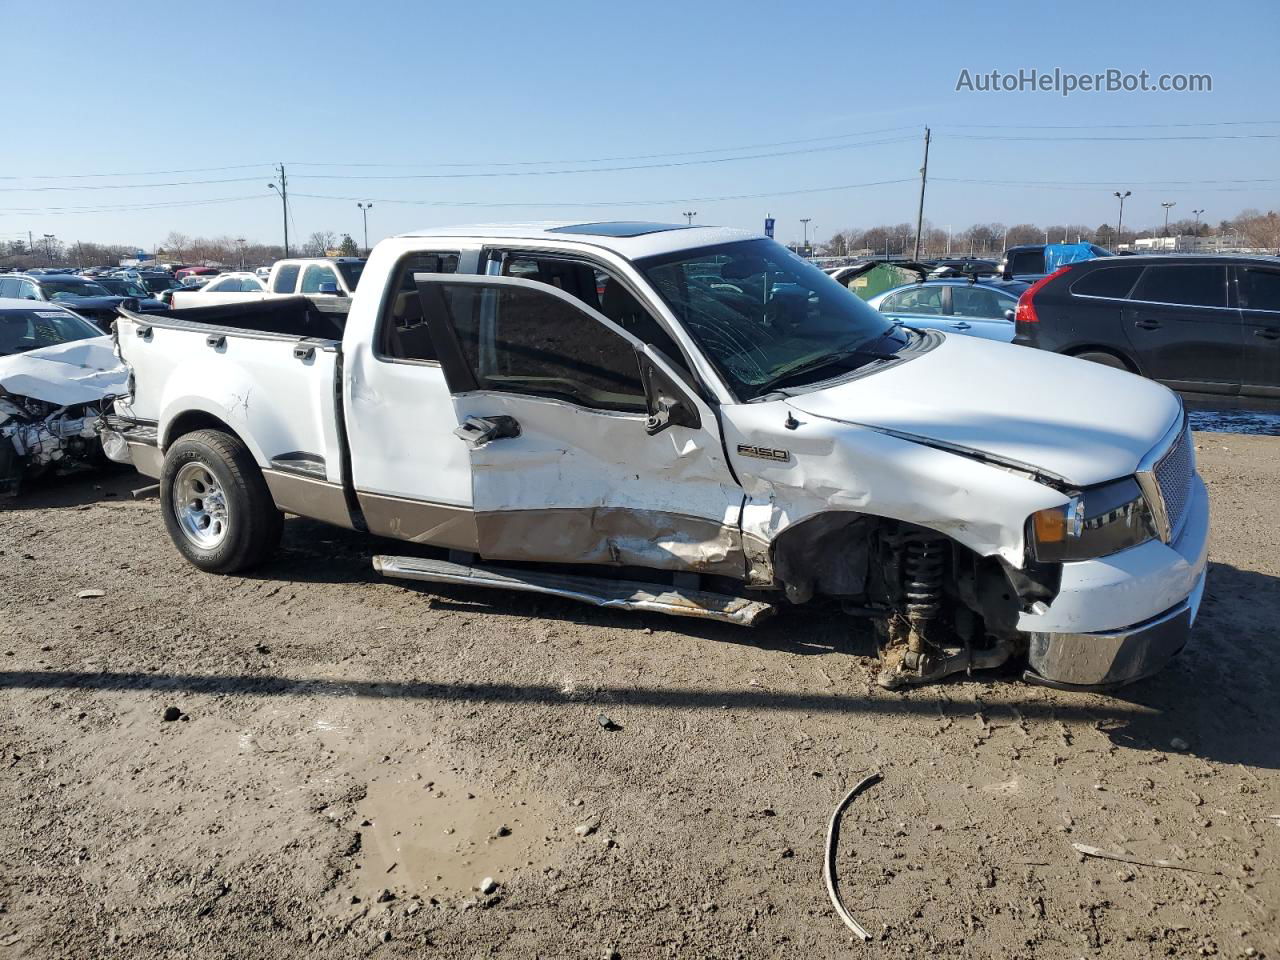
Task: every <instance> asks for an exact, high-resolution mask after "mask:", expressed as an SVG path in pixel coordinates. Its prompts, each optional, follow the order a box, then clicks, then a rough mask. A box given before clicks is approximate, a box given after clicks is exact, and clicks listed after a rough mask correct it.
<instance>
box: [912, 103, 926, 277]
mask: <svg viewBox="0 0 1280 960" xmlns="http://www.w3.org/2000/svg"><path fill="white" fill-rule="evenodd" d="M928 181H929V128H928V127H925V128H924V166H922V167H921V168H920V206H919V207H918V208H917V209H916V254H915V259H917V260H919V259H920V232H921V231H922V230H923V229H924V185H925V184H926V183H927V182H928Z"/></svg>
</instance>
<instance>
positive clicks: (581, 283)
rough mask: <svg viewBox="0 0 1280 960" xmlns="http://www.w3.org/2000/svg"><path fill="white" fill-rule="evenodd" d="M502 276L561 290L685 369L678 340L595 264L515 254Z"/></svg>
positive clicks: (504, 264)
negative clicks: (677, 344)
mask: <svg viewBox="0 0 1280 960" xmlns="http://www.w3.org/2000/svg"><path fill="white" fill-rule="evenodd" d="M502 274H503V276H507V277H518V278H520V279H522V280H535V281H538V282H541V283H546V284H550V285H551V286H553V287H558V288H559V289H561V290H563V291H564V292H565V293H568V294H572V295H573V296H575V297H577V298H578V299H579V300H581V301H582V302H583V303H585V304H587V306H589V307H591V308H592V309H593V310H599V311H600V312H601V313H603V314H604V315H605V316H606V317H608V318H609V319H610V320H612V321H613V322H614V323H616V324H617V325H618V326H620V327H621V328H622V329H623V330H625V331H627V333H629V334H631V335H632V336H633V337H635V338H636V339H637V340H640V341H643V342H644V343H649V344H652V345H653V346H655V347H657V348H658V349H659V350H661V351H662V352H663V353H664V354H666V355H667V357H668V358H669V359H670V360H671V361H672V362H673V363H675V364H677V365H679V366H680V367H681V368H684V366H685V362H684V355H683V354H682V353H681V352H680V348H679V347H678V346H676V342H675V340H673V339H672V338H671V335H670V334H668V333H667V331H666V330H665V329H664V328H663V326H662V324H660V323H658V321H657V320H656V319H654V316H653V314H651V313H650V312H649V311H648V310H647V309H645V307H644V305H643V304H642V303H641V302H640V301H639V300H637V299H636V298H635V296H634V295H633V294H632V293H631V291H630V290H628V289H627V287H626V286H625V285H624V284H623V283H622V281H621V280H619V279H617V278H616V277H614V276H612V275H611V274H609V273H608V272H607V271H605V270H602V269H601V268H600V267H597V266H595V265H594V264H589V263H585V262H583V261H580V260H572V259H565V258H559V257H537V256H533V255H513V256H509V257H507V259H506V260H505V261H503V264H502Z"/></svg>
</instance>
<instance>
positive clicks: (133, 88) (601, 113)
mask: <svg viewBox="0 0 1280 960" xmlns="http://www.w3.org/2000/svg"><path fill="white" fill-rule="evenodd" d="M0 11H2V12H3V15H4V16H3V23H4V33H5V36H6V38H7V42H6V44H5V75H6V78H7V79H8V80H9V84H8V95H7V97H6V100H7V105H8V107H9V109H7V110H6V111H5V113H6V117H7V119H8V123H7V125H6V126H7V128H8V132H7V134H6V135H5V136H4V138H3V142H4V149H3V150H0V178H4V179H0V189H2V190H3V192H2V193H0V239H10V238H14V237H17V236H25V234H26V232H27V231H28V230H31V231H32V232H33V233H35V234H36V235H37V236H38V235H40V234H43V233H53V234H56V235H57V236H58V237H59V238H61V239H63V240H74V239H82V240H99V241H104V242H131V243H137V244H140V245H142V246H150V245H151V244H153V243H154V242H155V241H156V240H158V239H160V238H162V237H163V236H164V235H165V234H166V233H168V232H169V231H170V230H179V231H181V232H183V233H187V234H193V235H201V234H202V235H217V234H230V235H233V236H236V235H239V236H245V237H249V238H252V239H255V240H273V241H274V240H278V238H279V233H280V205H279V202H278V201H277V200H276V198H275V196H274V195H273V194H272V193H271V192H269V191H268V189H267V186H266V184H267V181H268V180H269V179H270V177H271V164H272V163H275V162H277V161H286V162H287V163H288V170H289V176H290V190H291V193H292V194H293V195H294V198H293V203H292V208H293V221H294V230H296V235H297V236H299V237H302V236H305V235H306V234H308V233H310V232H311V231H313V230H317V229H328V230H334V231H337V232H339V233H341V232H348V231H349V232H351V233H352V235H353V236H355V237H356V239H357V242H359V239H360V233H359V230H360V212H359V211H358V210H357V209H356V206H355V200H356V199H358V198H370V199H372V200H373V201H374V210H373V212H372V215H371V217H370V223H369V229H370V239H371V240H376V239H377V238H379V237H382V236H385V235H388V234H393V233H397V232H403V231H406V230H410V229H413V228H415V227H422V226H430V225H439V224H445V223H458V222H475V221H495V220H530V219H542V218H557V219H560V218H581V219H605V218H635V219H660V220H676V219H680V216H681V213H682V211H684V210H695V211H697V214H698V220H699V221H700V222H705V223H722V224H729V225H735V226H744V227H750V228H754V229H759V228H760V224H761V219H762V218H763V217H764V215H765V214H766V213H772V214H773V215H774V216H775V217H776V218H777V219H778V221H779V228H778V236H779V239H782V240H790V239H792V238H793V237H798V236H799V233H800V229H801V228H800V224H799V219H800V218H801V217H811V218H812V219H813V229H815V230H816V233H817V235H818V236H820V237H826V236H828V235H830V234H831V233H832V232H833V231H834V230H837V229H840V228H844V227H850V226H859V225H861V226H870V225H873V224H876V223H880V222H886V221H888V222H902V221H913V220H914V218H915V205H916V192H917V184H916V182H915V180H914V178H915V177H916V176H917V171H918V168H919V166H920V154H921V135H922V132H923V127H924V126H925V125H926V124H928V125H930V126H931V127H933V129H934V131H935V140H934V143H933V149H932V152H931V155H930V174H931V177H932V178H937V179H936V180H931V183H930V188H929V193H928V197H927V201H926V209H925V215H926V217H927V218H928V219H929V220H930V221H932V222H933V223H934V224H935V225H939V226H943V227H944V228H945V226H946V225H947V224H949V223H952V224H955V225H957V226H960V225H964V224H968V223H970V222H973V221H975V220H984V221H985V220H998V221H1003V222H1005V223H1017V222H1023V221H1031V222H1042V223H1044V222H1064V221H1066V222H1083V223H1088V224H1098V223H1102V222H1114V219H1115V201H1114V199H1113V198H1112V197H1111V192H1112V190H1113V189H1115V188H1128V189H1132V190H1133V197H1132V198H1131V199H1130V201H1129V202H1128V204H1127V206H1126V208H1125V222H1126V223H1127V224H1131V225H1135V226H1137V225H1139V224H1153V223H1158V222H1159V221H1160V218H1161V217H1162V210H1161V208H1160V201H1162V200H1172V201H1174V202H1176V203H1177V207H1176V208H1175V210H1174V216H1175V218H1176V217H1177V216H1178V215H1180V214H1183V213H1187V214H1189V213H1190V211H1191V209H1192V208H1195V207H1203V208H1205V209H1206V210H1207V211H1208V212H1207V213H1206V215H1205V216H1206V219H1208V220H1210V221H1214V222H1216V221H1217V220H1219V219H1222V218H1223V217H1225V216H1230V215H1232V214H1234V213H1236V212H1237V211H1239V210H1240V209H1241V208H1244V207H1260V208H1263V209H1267V208H1276V207H1277V206H1280V139H1275V138H1274V135H1280V122H1277V123H1273V124H1270V125H1267V126H1218V127H1148V128H1133V127H1128V128H1119V127H1114V128H1110V129H1057V130H1053V129H1039V130H1035V129H1027V128H1026V126H1025V125H1085V124H1093V125H1101V124H1193V123H1197V124H1199V123H1216V124H1227V123H1238V122H1240V121H1267V120H1276V121H1280V106H1278V105H1277V104H1276V103H1275V95H1276V92H1277V79H1278V77H1280V56H1278V55H1277V52H1276V51H1277V44H1278V42H1280V4H1277V3H1275V2H1270V0H1267V2H1262V0H1260V2H1253V3H1232V2H1218V3H1213V4H1206V3H1202V2H1195V3H1192V2H1186V0H1182V2H1167V3H1158V4H1137V3H1130V4H1121V3H1115V2H1106V3H1092V2H1081V3H1046V4H1036V3H1019V4H1013V5H1009V4H1003V5H1002V4H995V5H991V4H980V5H976V6H975V5H968V6H966V5H964V4H960V5H957V4H955V3H954V2H950V3H934V2H914V3H912V4H909V5H904V4H892V5H891V4H889V3H882V4H872V3H860V4H853V3H848V4H834V3H824V4H821V5H812V8H811V9H810V8H809V7H807V6H806V7H802V6H801V5H792V6H790V8H789V7H788V5H785V4H778V3H776V2H774V3H763V2H755V0H723V2H722V0H715V2H707V0H702V2H696V3H694V2H689V0H681V2H678V3H676V2H668V0H651V2H646V3H603V2H602V3H586V2H550V0H549V2H546V3H529V2H521V3H514V2H511V3H509V2H503V0H493V2H490V3H485V4H478V3H466V4H450V3H437V2H432V3H421V2H419V3H409V2H390V0H365V2H362V3H351V2H342V3H338V2H330V0H310V2H308V3H306V4H305V5H304V4H289V3H272V4H265V3H260V2H259V3H240V2H226V0H220V2H218V3H214V4H204V5H200V4H197V5H195V6H194V7H190V6H189V7H180V6H173V5H168V4H166V5H161V6H159V7H145V6H144V7H141V8H139V9H138V12H137V14H136V15H131V14H129V13H128V12H127V10H126V8H122V7H120V6H118V5H112V4H103V3H100V2H85V0H78V2H55V3H48V4H37V3H33V2H30V0H3V3H0ZM19 38H20V42H19ZM1055 67H1060V68H1062V69H1063V70H1067V71H1075V72H1080V73H1085V72H1094V71H1102V70H1105V69H1107V68H1117V69H1119V70H1122V71H1126V72H1130V71H1131V72H1137V71H1140V70H1144V69H1145V70H1148V71H1150V72H1151V73H1152V74H1153V75H1157V74H1160V73H1207V74H1210V75H1212V78H1213V91H1212V92H1211V93H1132V94H1125V93H1076V94H1074V95H1073V96H1071V97H1067V98H1064V97H1062V96H1060V95H1058V94H1056V93H1031V92H1026V93H976V92H956V90H955V86H956V81H957V77H958V76H959V73H960V70H961V69H962V68H968V69H969V70H970V71H971V72H972V73H974V74H977V73H982V72H989V71H991V70H1001V71H1009V72H1013V71H1017V70H1018V69H1019V68H1038V69H1040V70H1042V71H1043V70H1048V71H1051V70H1052V69H1053V68H1055ZM975 124H1018V125H1023V126H1022V127H1021V128H1017V129H1015V128H1010V129H980V128H973V127H969V128H963V127H961V126H960V125H975ZM886 130H888V131H889V132H876V131H886ZM864 131H865V132H866V135H865V136H864V137H861V138H859V137H846V138H845V139H843V140H837V139H831V140H823V141H821V142H812V143H807V144H804V143H800V144H796V143H793V144H791V145H787V146H774V147H766V148H760V149H754V148H753V149H745V150H737V151H727V152H724V151H722V148H737V147H748V146H752V147H754V145H759V144H777V143H780V142H782V141H800V140H812V139H814V138H823V137H828V138H836V137H841V136H845V135H849V134H857V133H860V132H864ZM1223 134H1230V135H1234V136H1239V137H1245V136H1249V137H1251V138H1250V139H1218V140H1145V141H1112V142H1100V141H1082V140H1077V141H1063V142H1047V141H1044V140H969V139H960V137H961V136H975V135H980V136H992V135H995V136H1007V137H1008V136H1038V137H1062V136H1096V137H1115V136H1136V137H1171V136H1205V135H1223ZM1264 134H1265V135H1271V137H1272V138H1270V139H1263V138H1261V137H1260V136H1258V135H1264ZM899 138H904V139H899ZM860 140H861V141H876V140H890V141H896V142H884V143H873V144H870V145H866V146H860V147H853V146H851V144H854V143H857V142H859V141H860ZM814 148H822V149H821V150H817V151H816V152H808V153H798V154H797V153H793V154H792V155H788V156H767V157H756V158H755V159H744V160H739V161H734V162H717V163H694V164H688V165H684V166H667V167H658V168H653V167H650V168H648V169H632V170H613V171H596V170H592V171H591V172H574V173H568V174H541V175H528V174H529V173H530V172H533V171H548V170H565V169H568V170H579V169H581V168H583V167H587V168H592V167H617V166H635V165H640V164H655V163H670V162H673V161H679V162H685V163H686V164H687V162H688V161H702V160H709V159H717V160H719V159H722V158H724V157H727V156H741V155H744V154H759V153H779V152H787V153H791V152H793V151H797V150H809V151H814ZM837 148H838V149H837ZM713 150H721V151H722V152H716V153H710V152H707V153H694V152H695V151H713ZM673 154H684V156H669V155H673ZM639 155H662V156H654V157H652V158H651V159H643V160H623V161H610V162H604V163H585V162H582V161H593V160H599V159H600V158H610V157H628V158H630V157H636V156H639ZM531 161H556V162H554V163H550V164H547V165H542V166H536V165H535V166H517V167H494V166H475V167H472V166H462V167H448V166H441V165H445V164H471V163H508V164H511V163H524V162H531ZM319 163H323V164H383V165H386V166H363V167H362V166H333V167H324V166H307V165H306V164H319ZM242 164H256V165H257V166H251V167H245V168H242V169H227V170H208V171H204V172H191V173H181V174H171V175H170V174H162V175H161V174H157V175H148V176H106V177H96V178H92V179H65V176H66V175H73V174H126V173H128V174H134V173H142V172H149V171H169V170H188V169H191V168H209V167H220V166H238V165H242ZM513 171H521V172H524V173H525V174H526V175H522V176H472V177H467V178H456V179H441V178H437V179H350V178H353V177H360V176H376V177H383V178H391V177H397V176H403V175H405V174H416V175H425V174H437V175H438V174H449V173H453V174H456V173H472V174H474V173H510V172H513ZM36 177H43V179H34V178H36ZM322 177H334V178H342V179H321V178H322ZM240 178H246V179H245V180H244V181H243V182H227V183H201V184H188V185H182V186H157V185H155V184H159V183H166V182H175V181H188V180H215V179H217V180H239V179H240ZM947 178H953V179H980V180H994V181H999V182H998V183H996V184H974V183H949V182H946V180H947ZM1260 178H1277V180H1276V182H1271V183H1261V184H1231V183H1225V182H1224V181H1231V180H1254V179H1260ZM903 179H906V180H909V181H911V182H906V183H897V184H888V185H881V186H872V187H864V188H860V189H845V190H830V191H823V192H812V193H802V194H792V195H789V196H786V195H782V194H785V193H786V192H787V191H799V190H813V189H814V188H823V187H832V186H839V185H848V184H861V183H874V182H878V181H890V180H903ZM1011 180H1023V181H1025V180H1045V181H1052V182H1054V183H1057V184H1064V185H1065V184H1069V183H1079V182H1080V181H1102V183H1100V184H1099V185H1097V186H1086V187H1084V188H1083V189H1065V188H1055V189H1048V188H1044V187H1029V186H1015V185H1009V184H1008V181H1011ZM1151 181H1216V182H1214V183H1198V184H1189V185H1175V184H1169V185H1166V186H1159V185H1155V184H1152V183H1150V182H1151ZM121 184H127V185H134V184H149V185H148V186H129V187H128V188H126V189H116V188H115V187H116V186H117V185H121ZM91 186H92V187H110V189H83V188H85V187H91ZM34 187H46V188H47V187H74V188H76V189H72V190H62V189H59V190H49V189H45V190H33V189H32V188H34ZM304 194H316V195H326V196H329V197H338V198H349V199H315V198H312V197H307V196H304ZM742 194H773V195H774V196H770V197H767V198H764V197H762V198H756V199H707V198H719V197H728V196H736V195H742ZM242 197H244V198H248V199H238V200H233V201H230V202H222V203H211V204H207V205H199V206H185V207H183V206H175V207H169V208H160V209H116V210H110V211H102V212H86V211H84V210H79V211H73V212H65V211H64V212H61V213H55V212H53V211H51V210H50V209H49V208H52V207H62V208H70V207H79V208H85V207H97V208H101V207H105V206H116V207H124V206H126V205H131V206H134V207H137V206H138V205H143V204H157V203H178V202H190V201H195V200H221V199H223V198H242ZM690 198H699V199H690ZM406 200H418V201H432V202H434V203H437V204H441V205H439V206H431V205H412V204H408V203H395V202H392V201H406ZM620 201H660V202H656V203H652V204H646V205H636V206H624V205H621V204H620V203H619V202H620ZM466 202H471V203H475V204H504V203H505V204H525V203H540V204H544V205H542V206H510V207H498V206H465V205H462V204H464V203H466ZM595 202H599V203H603V204H606V205H605V206H600V207H585V206H570V205H569V204H581V203H595Z"/></svg>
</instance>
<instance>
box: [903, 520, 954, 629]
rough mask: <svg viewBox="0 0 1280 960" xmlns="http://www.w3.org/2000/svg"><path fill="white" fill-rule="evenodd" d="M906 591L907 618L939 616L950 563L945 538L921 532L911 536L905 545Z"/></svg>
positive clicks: (904, 572)
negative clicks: (944, 580)
mask: <svg viewBox="0 0 1280 960" xmlns="http://www.w3.org/2000/svg"><path fill="white" fill-rule="evenodd" d="M904 553H905V556H904V557H903V574H904V577H903V579H904V584H903V587H904V591H905V593H906V595H907V615H908V616H910V617H912V618H928V617H934V616H937V614H938V610H939V608H940V606H941V604H942V572H943V569H944V568H945V566H946V563H947V541H946V538H945V537H943V536H941V535H939V534H936V533H929V532H925V531H922V532H920V533H912V534H910V535H909V536H908V537H907V539H906V542H905V544H904Z"/></svg>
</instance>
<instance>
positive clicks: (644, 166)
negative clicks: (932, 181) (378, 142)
mask: <svg viewBox="0 0 1280 960" xmlns="http://www.w3.org/2000/svg"><path fill="white" fill-rule="evenodd" d="M908 140H911V141H914V140H915V137H890V138H887V139H884V140H866V141H863V142H861V143H849V144H837V145H835V146H827V147H810V148H807V149H804V150H780V151H777V152H774V153H754V154H746V155H743V156H738V157H716V158H712V159H705V160H679V161H671V162H667V163H638V164H631V165H627V166H621V167H571V168H564V169H559V170H518V171H493V172H486V173H405V174H380V173H365V174H356V173H347V174H339V173H321V174H301V175H299V176H298V179H305V180H462V179H488V178H492V177H551V176H562V175H566V174H574V173H617V172H620V171H626V170H658V169H670V168H672V167H695V166H704V165H707V164H714V163H735V162H737V161H739V160H762V159H767V158H771V157H792V156H797V155H799V154H809V153H828V152H831V151H836V150H855V149H857V148H859V147H874V146H880V145H881V144H887V143H905V142H906V141H908Z"/></svg>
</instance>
